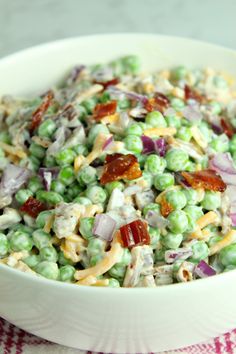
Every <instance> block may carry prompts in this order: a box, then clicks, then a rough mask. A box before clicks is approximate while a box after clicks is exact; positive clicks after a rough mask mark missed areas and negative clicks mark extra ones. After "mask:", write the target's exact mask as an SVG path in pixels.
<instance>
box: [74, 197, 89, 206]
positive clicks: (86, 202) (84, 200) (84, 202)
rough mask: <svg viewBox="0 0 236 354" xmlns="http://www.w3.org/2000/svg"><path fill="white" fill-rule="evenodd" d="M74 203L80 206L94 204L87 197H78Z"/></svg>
mask: <svg viewBox="0 0 236 354" xmlns="http://www.w3.org/2000/svg"><path fill="white" fill-rule="evenodd" d="M74 203H78V204H82V205H91V204H92V202H91V200H90V199H88V198H86V197H76V198H75V199H74Z"/></svg>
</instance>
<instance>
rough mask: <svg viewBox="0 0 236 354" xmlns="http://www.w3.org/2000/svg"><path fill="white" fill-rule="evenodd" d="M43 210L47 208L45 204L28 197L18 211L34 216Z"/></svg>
mask: <svg viewBox="0 0 236 354" xmlns="http://www.w3.org/2000/svg"><path fill="white" fill-rule="evenodd" d="M44 210H47V206H46V205H45V204H44V203H42V202H40V201H39V200H37V199H35V198H33V197H29V198H28V199H27V200H26V202H25V203H24V204H23V205H22V206H21V207H20V211H23V212H24V213H26V214H28V215H30V216H32V218H36V217H37V216H38V214H39V213H41V211H44Z"/></svg>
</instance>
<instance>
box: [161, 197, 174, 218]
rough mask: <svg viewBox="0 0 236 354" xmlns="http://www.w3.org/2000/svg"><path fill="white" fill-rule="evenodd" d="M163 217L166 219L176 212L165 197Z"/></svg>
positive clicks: (162, 204) (162, 203)
mask: <svg viewBox="0 0 236 354" xmlns="http://www.w3.org/2000/svg"><path fill="white" fill-rule="evenodd" d="M160 204H161V215H162V216H164V217H165V218H166V217H167V216H168V215H169V214H170V213H171V212H172V211H173V210H174V208H173V207H172V205H171V204H170V203H168V202H167V200H166V198H165V196H164V197H163V198H162V199H161V202H160Z"/></svg>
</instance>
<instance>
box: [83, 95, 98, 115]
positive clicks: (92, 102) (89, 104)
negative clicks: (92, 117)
mask: <svg viewBox="0 0 236 354" xmlns="http://www.w3.org/2000/svg"><path fill="white" fill-rule="evenodd" d="M96 104H97V100H96V98H95V97H91V98H88V99H87V100H85V101H83V103H82V106H83V107H84V108H85V109H86V111H87V113H88V114H91V113H92V112H93V110H94V108H95V106H96Z"/></svg>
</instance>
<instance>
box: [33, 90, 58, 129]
mask: <svg viewBox="0 0 236 354" xmlns="http://www.w3.org/2000/svg"><path fill="white" fill-rule="evenodd" d="M53 97H54V94H53V92H52V91H49V92H48V93H47V94H46V96H45V97H44V99H43V102H42V103H41V104H40V106H39V107H38V108H37V109H36V111H34V112H33V114H32V120H31V124H30V127H29V130H30V132H31V133H32V132H33V131H34V130H35V129H37V128H38V126H39V125H40V123H41V121H42V118H43V115H44V114H45V112H46V111H47V109H48V107H49V106H50V105H51V103H52V100H53Z"/></svg>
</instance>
